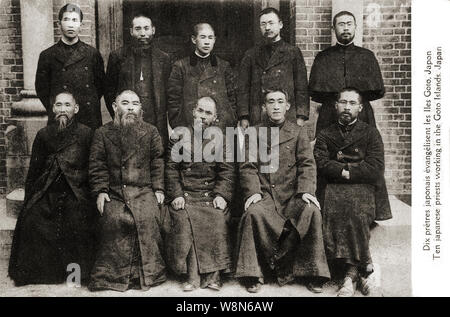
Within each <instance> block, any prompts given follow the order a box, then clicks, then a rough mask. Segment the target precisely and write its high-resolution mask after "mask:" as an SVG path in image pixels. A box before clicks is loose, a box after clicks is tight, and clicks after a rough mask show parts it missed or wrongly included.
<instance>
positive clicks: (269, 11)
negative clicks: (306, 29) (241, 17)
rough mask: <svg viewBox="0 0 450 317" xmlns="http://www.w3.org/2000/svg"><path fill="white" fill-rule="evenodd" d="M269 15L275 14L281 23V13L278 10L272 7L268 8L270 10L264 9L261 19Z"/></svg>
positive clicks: (260, 14)
mask: <svg viewBox="0 0 450 317" xmlns="http://www.w3.org/2000/svg"><path fill="white" fill-rule="evenodd" d="M269 13H275V14H276V16H277V17H278V20H280V21H281V15H280V11H278V10H277V9H275V8H272V7H268V8H265V9H263V10H262V11H261V12H260V13H259V18H261V16H263V15H264V14H269Z"/></svg>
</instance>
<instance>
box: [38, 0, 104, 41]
mask: <svg viewBox="0 0 450 317" xmlns="http://www.w3.org/2000/svg"><path fill="white" fill-rule="evenodd" d="M47 1H49V0H47ZM66 3H76V4H77V5H79V6H80V8H81V11H83V25H82V26H81V33H80V39H81V40H82V41H83V42H86V43H87V44H90V45H92V46H95V34H96V32H95V0H73V1H70V0H53V21H54V29H55V42H56V41H58V40H59V38H60V37H61V31H60V30H59V27H58V13H59V9H61V7H62V6H63V5H65V4H66Z"/></svg>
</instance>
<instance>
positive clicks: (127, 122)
mask: <svg viewBox="0 0 450 317" xmlns="http://www.w3.org/2000/svg"><path fill="white" fill-rule="evenodd" d="M142 115H143V111H142V109H141V110H140V111H139V113H138V114H136V113H130V112H121V111H119V112H118V113H117V115H115V116H114V124H115V125H116V126H118V127H120V128H122V129H124V130H130V129H132V128H133V127H134V126H136V125H137V124H140V123H141V122H142Z"/></svg>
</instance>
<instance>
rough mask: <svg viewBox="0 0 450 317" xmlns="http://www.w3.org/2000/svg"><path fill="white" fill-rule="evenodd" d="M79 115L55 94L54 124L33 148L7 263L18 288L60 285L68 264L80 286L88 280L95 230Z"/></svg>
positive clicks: (69, 100)
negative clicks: (77, 272) (76, 271)
mask: <svg viewBox="0 0 450 317" xmlns="http://www.w3.org/2000/svg"><path fill="white" fill-rule="evenodd" d="M78 111H79V107H78V104H76V101H75V99H74V97H73V95H72V94H71V93H67V92H64V93H60V94H58V95H57V96H56V97H55V101H54V103H53V112H54V114H55V120H54V122H53V123H51V124H50V125H48V126H47V127H45V128H43V129H41V130H40V131H39V132H38V133H37V135H36V138H35V140H34V142H33V150H32V154H31V162H30V169H29V171H28V175H27V179H26V184H25V201H24V207H23V209H22V210H21V212H20V214H19V218H18V220H17V225H16V229H15V231H14V238H13V244H12V250H11V257H10V262H9V276H10V277H11V279H13V280H14V282H15V284H16V285H17V286H19V285H26V284H55V283H62V282H63V281H64V280H65V279H66V275H67V274H68V273H67V271H66V270H67V266H68V265H69V264H71V263H76V264H79V265H80V269H81V279H82V280H85V279H86V278H87V277H88V276H89V272H90V269H91V266H92V261H93V252H94V250H93V245H94V243H93V231H94V230H93V229H94V226H93V225H94V224H95V209H94V208H93V206H92V204H91V203H90V199H89V198H90V196H89V185H88V172H87V168H88V158H89V148H90V144H91V139H92V130H91V129H90V128H88V127H87V126H85V125H83V124H81V123H78V122H76V120H75V114H76V113H78Z"/></svg>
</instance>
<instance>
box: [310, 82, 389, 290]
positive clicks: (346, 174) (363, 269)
mask: <svg viewBox="0 0 450 317" xmlns="http://www.w3.org/2000/svg"><path fill="white" fill-rule="evenodd" d="M363 107H364V106H363V98H362V94H361V93H360V92H359V91H358V90H357V89H355V88H345V89H343V90H342V91H341V92H340V93H339V94H338V98H337V101H336V102H335V111H336V113H337V117H338V119H337V120H336V122H335V123H334V124H332V125H331V126H329V127H327V128H325V129H323V130H322V131H320V133H319V135H318V136H317V141H316V144H315V148H314V158H315V160H316V164H317V172H318V176H319V179H322V181H323V182H325V184H324V186H322V187H321V189H320V192H319V195H318V198H319V200H320V202H321V206H323V207H322V216H323V235H324V242H325V251H326V254H327V259H328V263H329V265H330V269H331V272H332V277H333V278H336V277H338V278H341V277H342V276H339V274H338V273H337V272H342V273H344V276H343V278H342V284H341V287H340V289H339V291H338V296H344V297H349V296H353V294H354V293H355V285H356V284H357V285H358V286H359V289H360V291H361V293H363V294H364V295H368V294H374V292H376V291H377V285H376V283H375V275H374V265H373V263H372V259H371V256H370V250H369V239H370V225H371V224H372V222H373V221H374V220H375V211H376V204H375V185H376V184H377V182H378V181H379V179H380V178H382V177H383V172H384V149H383V141H382V139H381V136H380V133H379V132H378V130H377V129H376V128H375V127H372V126H370V125H368V124H367V123H365V122H363V121H362V120H360V119H359V118H358V115H359V114H360V113H361V112H362V111H363Z"/></svg>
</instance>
